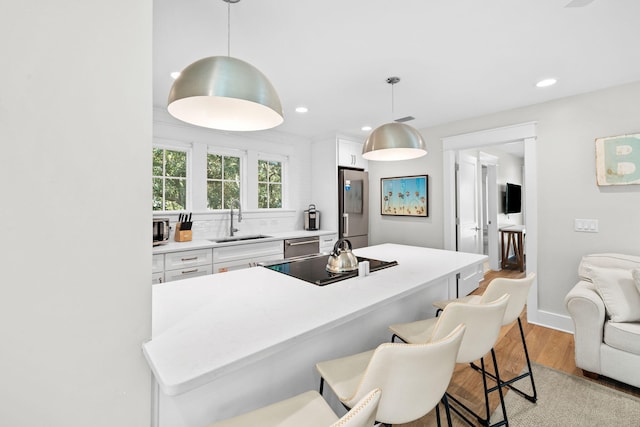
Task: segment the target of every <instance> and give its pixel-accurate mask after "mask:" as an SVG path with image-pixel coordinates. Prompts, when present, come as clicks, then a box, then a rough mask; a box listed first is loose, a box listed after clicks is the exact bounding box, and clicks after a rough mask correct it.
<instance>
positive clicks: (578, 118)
mask: <svg viewBox="0 0 640 427" xmlns="http://www.w3.org/2000/svg"><path fill="white" fill-rule="evenodd" d="M638 97H640V82H636V83H633V84H628V85H624V86H619V87H614V88H610V89H606V90H602V91H598V92H593V93H588V94H584V95H579V96H574V97H569V98H564V99H560V100H556V101H552V102H547V103H544V104H538V105H533V106H529V107H525V108H519V109H515V110H510V111H505V112H501V113H496V114H492V115H488V116H484V117H479V118H474V119H469V120H462V121H459V122H455V123H450V124H446V125H442V126H437V127H433V128H428V129H422V130H421V133H422V135H423V137H425V139H426V141H427V144H428V146H429V151H430V153H429V154H428V155H427V157H426V158H423V159H417V160H412V161H407V162H400V163H395V164H385V163H383V162H378V163H374V162H371V164H370V166H369V169H370V173H371V174H372V175H375V176H378V177H382V176H396V175H403V174H417V173H428V174H429V175H430V181H431V182H430V189H434V190H433V191H431V194H430V200H429V203H430V215H429V220H428V221H425V220H422V221H420V220H413V221H411V223H410V224H407V223H405V222H402V221H382V220H381V219H380V217H379V214H378V215H377V216H376V217H375V218H373V219H372V223H373V224H375V227H372V233H371V234H372V236H371V238H372V240H373V241H375V242H381V241H384V240H385V239H389V240H390V241H395V242H401V243H415V242H416V240H418V241H419V244H420V245H423V246H430V247H442V246H443V237H442V229H443V222H442V194H441V193H439V192H438V191H437V188H438V187H439V186H441V183H442V172H441V171H442V167H441V163H442V153H441V148H439V147H441V143H440V139H441V138H443V137H446V136H451V135H458V134H463V133H468V132H474V131H479V130H484V129H491V128H497V127H502V126H507V125H512V124H517V123H525V122H531V121H535V122H537V132H538V144H537V146H538V153H537V156H538V171H537V176H538V199H539V211H538V221H539V222H538V227H539V233H538V249H539V254H538V270H539V271H538V272H537V273H538V286H539V308H540V310H542V311H547V312H550V313H556V314H559V315H566V311H565V309H564V302H563V299H564V296H565V295H566V293H567V292H568V291H569V290H570V289H571V287H572V286H573V285H574V284H575V282H576V280H577V271H576V270H577V267H578V263H579V261H580V258H581V257H582V255H584V254H587V253H594V252H608V251H614V252H624V253H630V254H635V255H640V247H639V246H638V243H637V241H638V239H637V236H639V235H640V216H639V215H637V211H638V206H640V186H638V185H635V186H624V187H616V188H613V187H598V186H597V185H596V179H595V142H594V141H595V139H596V138H598V137H603V136H612V135H620V134H626V133H633V132H638V131H640V127H639V125H638V117H640V103H638V102H637V99H638ZM373 189H375V185H374V186H373V187H372V190H373ZM376 197H379V190H378V193H376V194H373V195H372V199H375V198H376ZM372 203H375V201H372ZM374 214H375V212H374ZM575 218H591V219H598V220H599V226H600V232H599V233H595V234H594V233H578V232H575V231H573V220H574V219H575ZM383 227H384V228H383Z"/></svg>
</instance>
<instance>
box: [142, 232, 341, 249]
mask: <svg viewBox="0 0 640 427" xmlns="http://www.w3.org/2000/svg"><path fill="white" fill-rule="evenodd" d="M336 233H337V232H336V231H329V230H315V231H310V230H294V231H286V232H278V233H264V234H265V235H267V236H269V237H264V238H261V239H251V240H238V241H235V242H215V241H213V240H215V239H212V240H208V239H196V240H192V241H190V242H176V241H174V240H173V235H172V236H171V238H170V239H169V242H167V243H165V244H162V245H158V246H154V247H153V253H154V254H164V253H168V252H178V251H190V250H193V249H208V248H217V247H226V246H234V245H247V244H250V243H260V242H272V241H274V240H283V239H297V238H301V237H315V236H326V235H329V234H336ZM236 237H242V233H238V234H236ZM223 238H224V237H220V238H219V239H223Z"/></svg>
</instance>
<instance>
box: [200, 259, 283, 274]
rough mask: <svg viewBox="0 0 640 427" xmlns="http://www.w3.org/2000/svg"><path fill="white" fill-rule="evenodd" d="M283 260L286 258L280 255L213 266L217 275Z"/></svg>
mask: <svg viewBox="0 0 640 427" xmlns="http://www.w3.org/2000/svg"><path fill="white" fill-rule="evenodd" d="M282 259H284V257H283V256H282V254H280V255H268V256H263V257H259V258H252V259H239V260H236V261H229V262H225V263H222V262H220V263H218V262H216V263H214V264H213V272H214V274H215V273H225V272H227V271H233V270H242V269H243V268H251V267H256V266H257V265H258V263H260V262H267V261H279V260H282Z"/></svg>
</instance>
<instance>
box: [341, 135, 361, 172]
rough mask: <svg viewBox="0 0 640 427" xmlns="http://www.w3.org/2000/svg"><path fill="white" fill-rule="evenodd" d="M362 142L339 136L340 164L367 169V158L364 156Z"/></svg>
mask: <svg viewBox="0 0 640 427" xmlns="http://www.w3.org/2000/svg"><path fill="white" fill-rule="evenodd" d="M363 145H364V144H363V143H361V142H355V141H349V140H347V139H342V138H338V165H339V166H347V167H351V168H359V169H367V166H368V164H367V160H365V159H364V158H363V157H362V146H363Z"/></svg>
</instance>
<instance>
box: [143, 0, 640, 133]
mask: <svg viewBox="0 0 640 427" xmlns="http://www.w3.org/2000/svg"><path fill="white" fill-rule="evenodd" d="M569 2H570V0H481V1H478V0H402V1H398V0H396V1H393V0H343V1H338V0H322V1H318V0H315V1H312V0H242V1H240V2H239V3H237V4H232V5H231V43H230V45H231V56H234V57H237V58H239V59H242V60H244V61H247V62H249V63H251V64H252V65H254V66H255V67H257V68H258V69H259V70H261V71H262V72H263V73H264V74H265V75H266V76H267V77H268V78H269V79H270V80H271V82H272V83H273V85H274V86H275V88H276V90H277V91H278V93H279V95H280V99H281V101H282V105H283V109H284V114H285V122H284V123H283V124H282V125H280V126H279V127H277V128H276V129H275V130H277V131H281V132H286V133H288V134H292V135H298V136H303V137H307V138H314V137H320V136H326V135H329V134H333V133H336V132H339V133H345V134H349V135H354V136H360V137H362V138H363V139H364V138H365V137H366V136H367V134H368V132H365V131H362V130H361V129H360V128H361V127H362V126H363V125H370V126H372V127H374V128H375V127H376V126H379V125H381V124H384V123H386V122H389V121H391V118H392V112H391V106H392V102H391V86H390V85H388V84H387V83H386V79H387V77H390V76H399V77H400V79H401V81H400V82H399V83H398V84H396V85H395V88H394V99H395V102H394V105H395V106H394V117H393V118H400V117H405V116H413V117H415V120H413V121H410V122H408V124H410V125H411V126H413V127H416V128H418V129H421V128H426V127H430V126H434V125H438V124H443V123H447V122H451V121H455V120H459V119H465V118H469V117H476V116H480V115H484V114H488V113H492V112H497V111H503V110H507V109H512V108H516V107H521V106H525V105H531V104H537V103H540V102H545V101H549V100H552V99H556V98H562V97H566V96H571V95H575V94H580V93H585V92H590V91H594V90H598V89H602V88H606V87H610V86H615V85H619V84H624V83H629V82H633V81H638V80H640V49H639V48H638V41H639V40H640V24H639V21H638V17H640V1H638V0H595V1H593V2H591V3H589V2H588V1H583V2H582V3H589V4H587V5H586V6H584V7H565V6H566V5H567V4H568V3H569ZM153 5H154V22H153V25H154V34H153V102H154V105H155V106H159V107H162V108H166V100H167V96H168V93H169V89H170V87H171V84H172V81H173V79H172V78H171V77H170V75H169V74H170V73H171V72H172V71H179V70H181V69H182V68H184V67H186V66H187V65H189V64H190V63H192V62H194V61H196V60H198V59H200V58H203V57H207V56H217V55H227V41H228V38H227V6H228V4H227V3H225V2H224V1H223V0H153ZM547 77H555V78H557V79H558V83H557V84H556V85H554V86H552V87H548V88H544V89H541V88H536V87H535V83H536V82H537V81H539V80H541V79H543V78H547ZM300 105H303V106H306V107H307V108H308V109H309V112H308V113H306V114H304V115H302V114H299V113H296V112H295V108H296V107H297V106H300Z"/></svg>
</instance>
